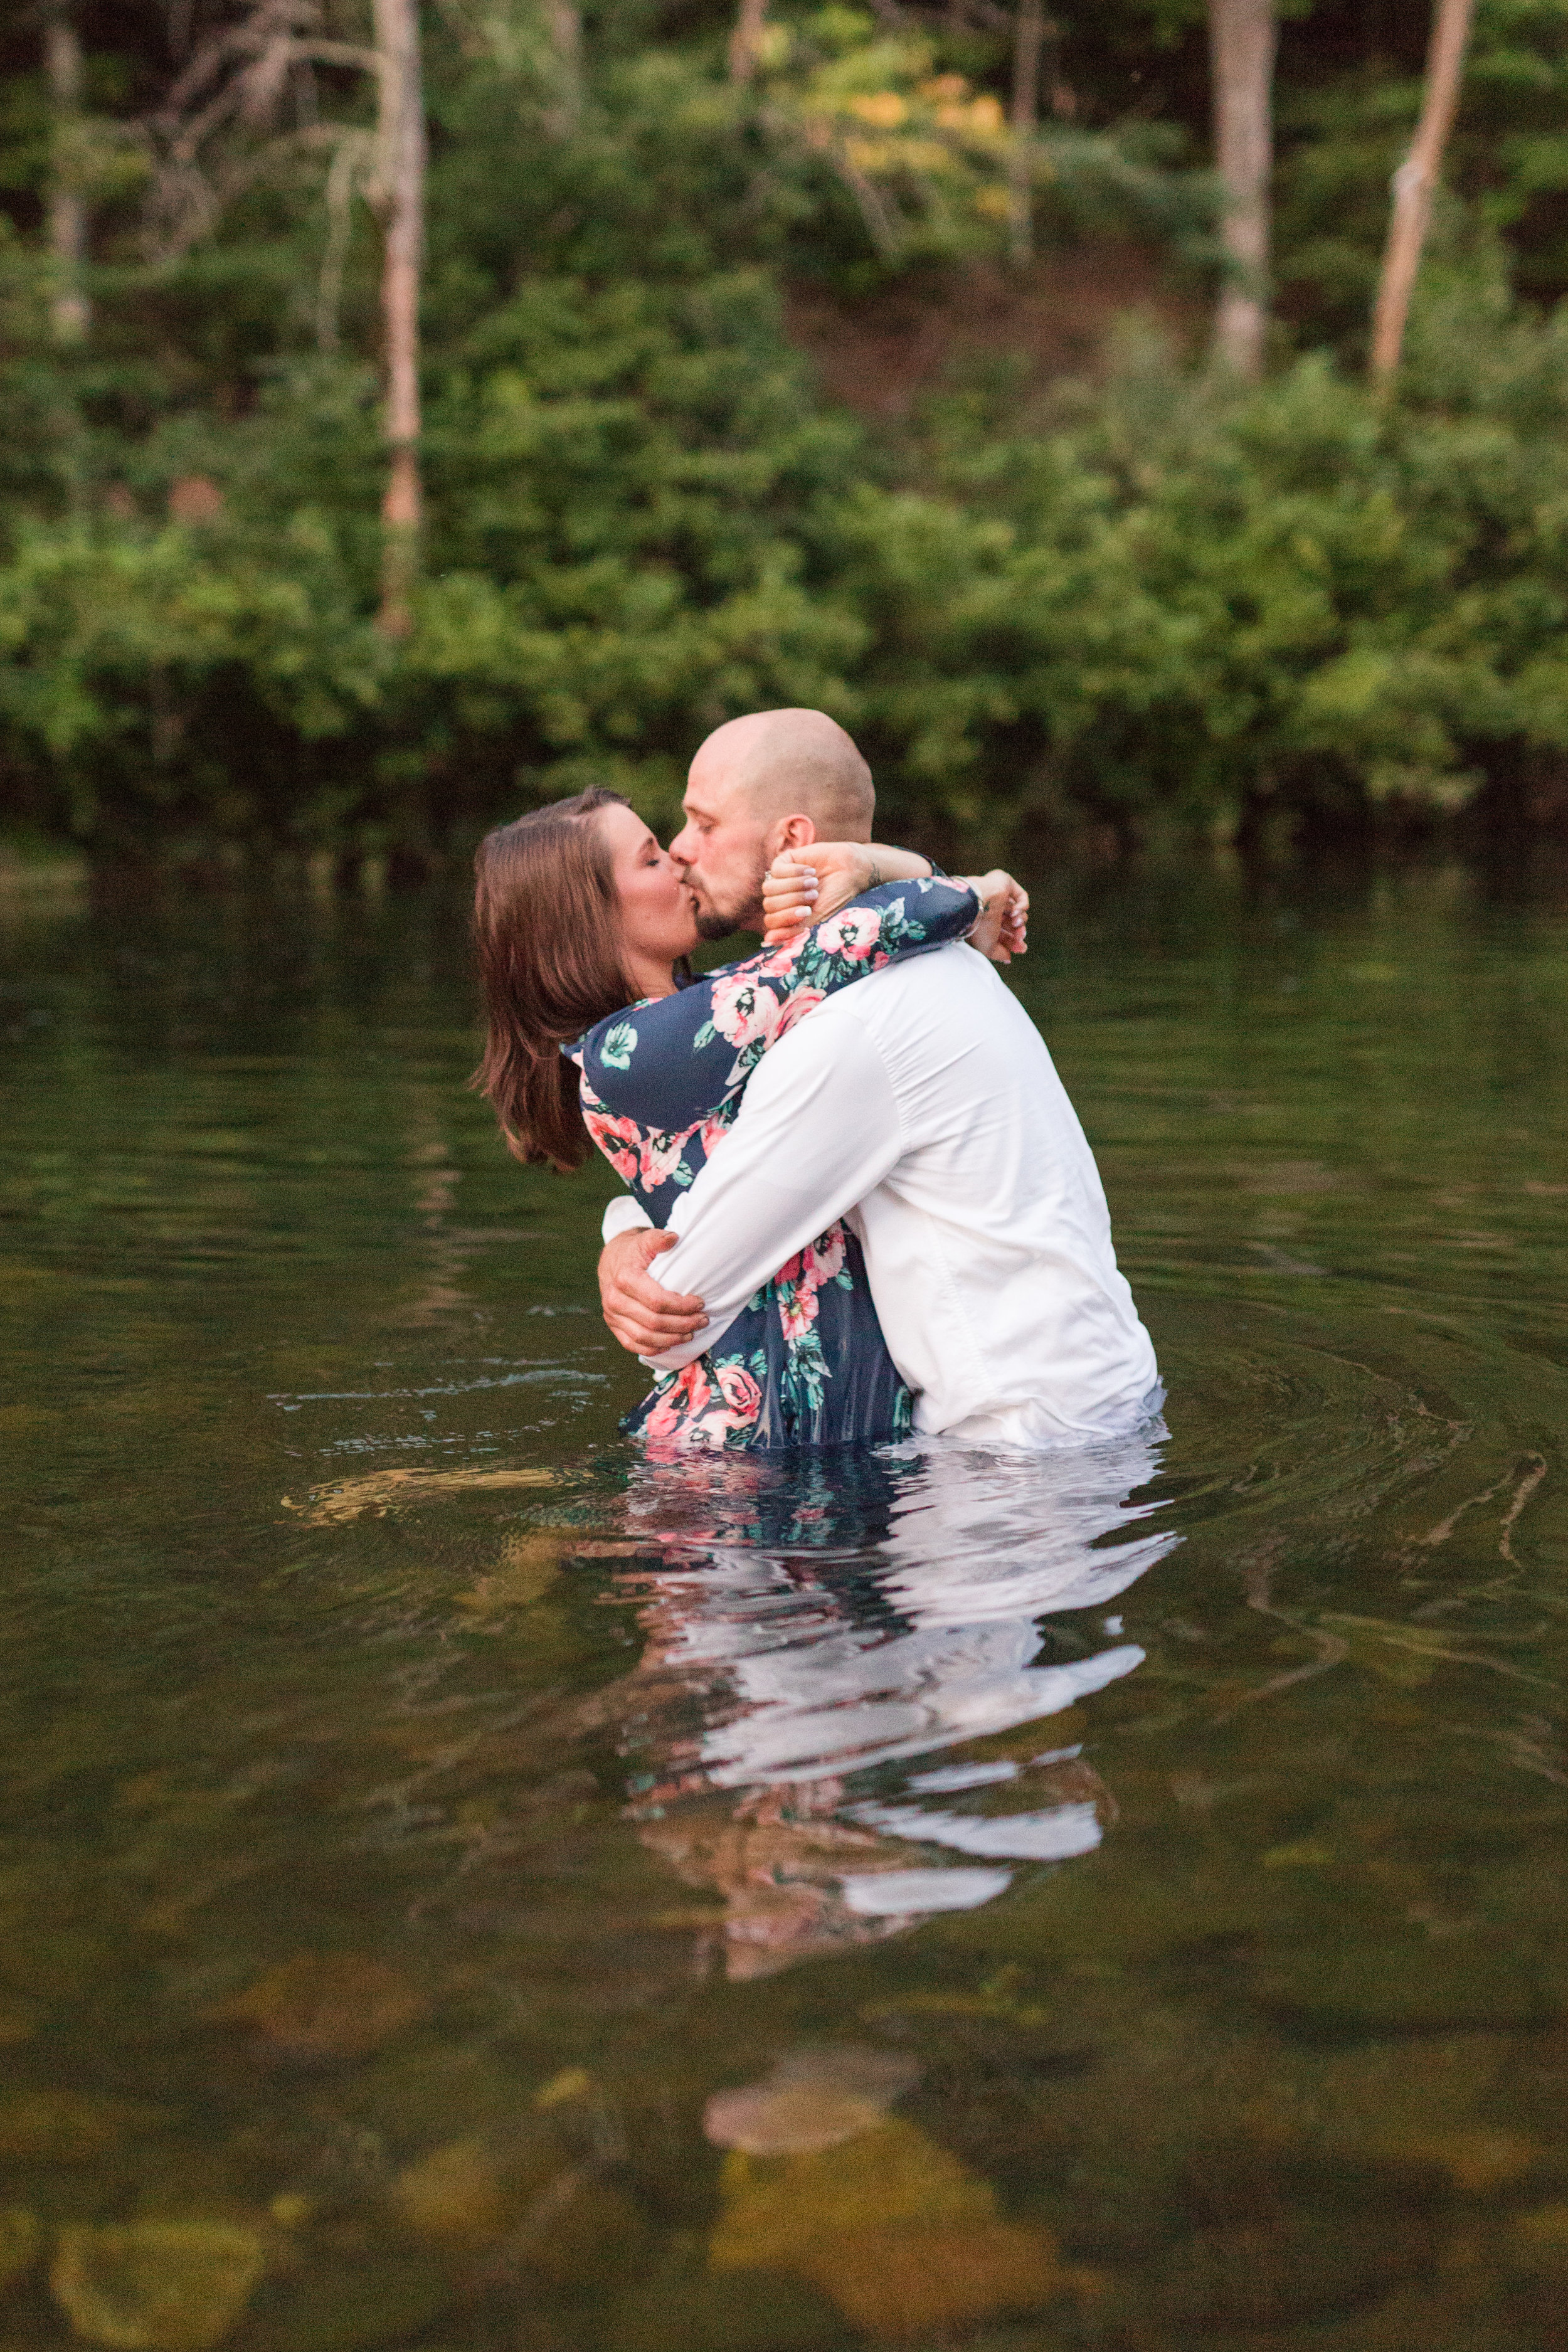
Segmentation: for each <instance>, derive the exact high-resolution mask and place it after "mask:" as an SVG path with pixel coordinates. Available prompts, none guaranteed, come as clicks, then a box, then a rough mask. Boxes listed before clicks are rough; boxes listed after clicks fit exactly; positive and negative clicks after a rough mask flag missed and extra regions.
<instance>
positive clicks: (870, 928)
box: [816, 907, 882, 963]
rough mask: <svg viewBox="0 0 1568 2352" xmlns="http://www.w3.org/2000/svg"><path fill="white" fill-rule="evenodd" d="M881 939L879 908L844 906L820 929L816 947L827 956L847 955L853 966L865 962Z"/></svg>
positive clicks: (880, 914)
mask: <svg viewBox="0 0 1568 2352" xmlns="http://www.w3.org/2000/svg"><path fill="white" fill-rule="evenodd" d="M881 936H882V911H881V908H879V907H843V908H840V909H839V911H838V913H837V915H829V917H828V918H827V920H826V922H825V923H818V925H817V927H816V944H817V946H818V947H819V948H820V949H821V950H822V951H823V953H824V954H825V955H841V956H847V957H848V958H849V960H850V961H851V962H852V963H862V962H864V961H865V959H866V958H867V957H868V955H870V954H871V953H872V952H873V951H874V950H875V949H876V947H877V945H878V943H879V940H880V939H881Z"/></svg>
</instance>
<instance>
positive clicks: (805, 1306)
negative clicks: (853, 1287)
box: [773, 1225, 844, 1340]
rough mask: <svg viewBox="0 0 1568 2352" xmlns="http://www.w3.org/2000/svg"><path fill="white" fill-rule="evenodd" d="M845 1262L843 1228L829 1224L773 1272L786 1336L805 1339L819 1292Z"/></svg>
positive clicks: (792, 1338)
mask: <svg viewBox="0 0 1568 2352" xmlns="http://www.w3.org/2000/svg"><path fill="white" fill-rule="evenodd" d="M843 1264H844V1228H843V1226H842V1225H830V1226H829V1227H828V1229H827V1231H826V1233H825V1234H818V1235H817V1237H816V1240H815V1241H814V1242H807V1244H806V1245H805V1248H804V1249H803V1250H797V1251H796V1252H795V1255H794V1257H792V1258H787V1259H786V1260H785V1261H784V1265H781V1266H780V1268H779V1270H778V1272H777V1274H775V1275H774V1276H773V1282H774V1285H775V1287H776V1291H777V1297H778V1309H779V1321H780V1323H781V1324H782V1325H783V1327H784V1338H785V1339H791V1340H799V1339H805V1335H806V1333H807V1332H808V1331H809V1330H810V1328H811V1327H812V1325H813V1324H814V1323H815V1322H816V1313H817V1308H816V1294H817V1292H818V1291H819V1290H820V1289H821V1288H822V1286H823V1284H824V1283H825V1282H831V1281H832V1280H833V1277H834V1276H835V1275H836V1274H837V1273H838V1272H839V1270H840V1268H841V1267H842V1265H843Z"/></svg>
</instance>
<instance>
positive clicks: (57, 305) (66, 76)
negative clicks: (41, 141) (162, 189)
mask: <svg viewBox="0 0 1568 2352" xmlns="http://www.w3.org/2000/svg"><path fill="white" fill-rule="evenodd" d="M44 47H45V57H46V61H47V67H48V76H49V97H50V100H51V101H52V104H53V112H54V121H53V124H52V131H53V146H54V154H53V161H52V163H51V166H50V174H49V251H50V254H51V256H52V257H53V260H54V265H55V271H54V280H55V282H54V293H53V295H52V297H51V299H50V303H49V319H50V323H51V325H52V327H53V330H54V337H55V341H56V342H58V343H79V342H80V341H81V339H82V337H83V336H84V335H85V334H86V332H87V330H88V324H89V316H90V313H89V309H88V300H87V296H86V295H85V294H84V293H83V291H82V284H81V276H82V265H83V263H84V262H85V261H86V259H87V205H86V203H85V202H84V200H83V196H82V192H81V43H80V41H79V39H78V38H77V29H76V26H75V25H74V24H73V23H72V22H71V20H70V18H69V16H67V15H66V13H65V11H64V10H63V9H56V10H53V11H51V13H50V16H49V18H48V21H47V25H46V26H45V32H44Z"/></svg>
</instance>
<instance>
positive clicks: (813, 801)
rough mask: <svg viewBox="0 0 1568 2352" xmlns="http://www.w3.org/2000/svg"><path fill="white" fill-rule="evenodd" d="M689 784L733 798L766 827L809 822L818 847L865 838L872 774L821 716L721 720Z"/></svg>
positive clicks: (778, 713)
mask: <svg viewBox="0 0 1568 2352" xmlns="http://www.w3.org/2000/svg"><path fill="white" fill-rule="evenodd" d="M690 781H691V782H692V783H693V784H694V785H695V786H697V787H698V789H699V790H701V789H702V788H703V787H704V786H707V785H716V786H718V787H719V788H720V789H721V790H727V791H728V792H730V793H735V794H737V795H738V796H739V797H740V798H742V799H743V800H744V801H745V803H746V804H747V806H748V807H749V808H750V809H751V810H752V814H754V815H756V816H757V817H758V818H759V819H760V820H761V821H762V822H763V824H773V822H774V820H775V819H777V818H779V817H784V816H795V815H799V816H808V817H809V818H810V819H811V821H812V823H813V824H815V826H816V838H817V839H818V840H819V841H869V840H870V838H871V816H872V812H873V811H874V809H875V808H876V805H877V794H876V792H875V790H874V788H873V786H872V782H871V771H870V769H869V768H868V766H867V765H866V762H865V761H864V760H863V759H862V758H861V756H860V754H859V752H858V751H857V749H856V747H855V740H854V737H853V736H851V735H847V734H846V733H845V731H844V730H843V728H842V727H840V725H839V724H838V721H837V719H829V717H828V716H827V713H826V710H754V711H752V712H750V713H749V714H748V715H747V716H746V717H745V718H744V719H729V720H727V721H726V723H725V724H724V725H723V726H722V727H716V728H715V729H714V730H713V732H712V734H711V735H710V736H709V738H708V740H707V741H706V742H705V743H703V744H702V746H701V748H700V750H699V751H698V754H697V757H696V758H695V759H694V760H693V761H692V762H691V775H690Z"/></svg>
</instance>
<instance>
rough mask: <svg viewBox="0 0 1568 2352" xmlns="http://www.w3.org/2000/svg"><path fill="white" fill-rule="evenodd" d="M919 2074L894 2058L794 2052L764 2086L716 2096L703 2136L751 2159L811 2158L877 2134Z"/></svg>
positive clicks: (872, 2052)
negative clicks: (866, 2134)
mask: <svg viewBox="0 0 1568 2352" xmlns="http://www.w3.org/2000/svg"><path fill="white" fill-rule="evenodd" d="M919 2074H920V2069H919V2068H918V2067H917V2066H916V2065H915V2064H914V2063H913V2061H912V2060H910V2059H907V2058H903V2057H900V2056H898V2055H896V2054H895V2053H891V2052H889V2051H883V2050H853V2049H840V2050H819V2051H800V2052H796V2053H792V2055H791V2056H789V2057H787V2058H784V2059H782V2060H781V2061H780V2063H779V2064H778V2065H777V2066H775V2068H774V2069H773V2074H772V2075H771V2076H770V2077H768V2079H767V2080H766V2081H764V2082H761V2083H742V2084H740V2085H739V2086H738V2088H736V2089H735V2090H732V2091H716V2092H715V2093H714V2095H713V2096H712V2097H711V2098H710V2100H709V2102H708V2105H707V2106H706V2107H705V2108H704V2109H703V2112H702V2128H703V2130H704V2131H705V2132H706V2133H707V2135H708V2137H709V2138H710V2140H711V2141H712V2143H713V2145H714V2147H732V2148H739V2149H740V2150H742V2153H743V2154H745V2155H747V2156H790V2155H809V2154H811V2153H812V2152H814V2151H815V2150H817V2149H820V2148H825V2147H837V2145H838V2143H839V2142H840V2141H842V2140H847V2139H853V2138H855V2137H857V2135H858V2134H859V2133H861V2132H865V2131H872V2130H874V2129H875V2128H876V2126H877V2125H878V2124H879V2123H880V2121H881V2120H882V2117H883V2116H884V2114H885V2113H886V2112H887V2110H888V2108H889V2107H890V2106H891V2105H892V2104H893V2102H894V2100H895V2099H897V2098H900V2097H901V2096H902V2095H903V2093H904V2092H906V2091H907V2090H909V2089H910V2088H911V2087H912V2085H913V2084H914V2083H915V2082H916V2081H917V2080H918V2079H919Z"/></svg>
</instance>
